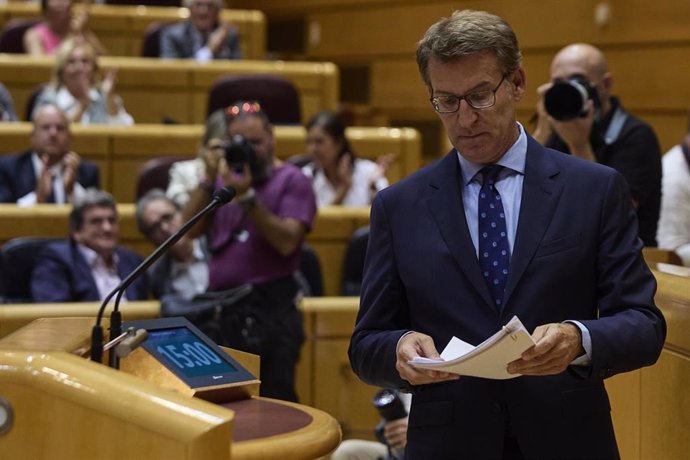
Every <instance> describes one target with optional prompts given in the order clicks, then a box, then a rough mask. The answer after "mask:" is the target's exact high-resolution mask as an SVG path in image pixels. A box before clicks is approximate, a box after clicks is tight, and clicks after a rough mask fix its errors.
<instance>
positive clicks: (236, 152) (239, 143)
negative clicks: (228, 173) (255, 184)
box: [223, 134, 256, 174]
mask: <svg viewBox="0 0 690 460" xmlns="http://www.w3.org/2000/svg"><path fill="white" fill-rule="evenodd" d="M223 149H224V150H225V161H226V162H227V164H228V167H229V168H230V169H232V170H233V171H235V172H238V173H241V172H242V171H244V165H245V164H249V167H250V169H251V170H252V174H253V173H254V170H253V166H254V165H256V152H255V151H254V147H252V144H250V143H249V141H247V140H246V139H245V138H244V137H242V136H240V135H239V134H236V135H234V136H232V139H230V141H228V142H226V143H225V144H224V145H223Z"/></svg>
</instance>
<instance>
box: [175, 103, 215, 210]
mask: <svg viewBox="0 0 690 460" xmlns="http://www.w3.org/2000/svg"><path fill="white" fill-rule="evenodd" d="M227 129H228V128H227V120H226V115H225V109H218V110H216V111H215V112H213V113H212V114H211V115H209V117H208V118H207V119H206V129H205V131H204V137H203V139H202V141H201V144H200V147H199V152H198V155H197V157H196V158H195V159H193V160H186V161H178V162H176V163H173V165H172V166H171V167H170V172H169V175H170V182H169V183H168V188H167V190H166V192H165V193H166V195H168V197H170V198H171V199H172V200H173V201H174V202H175V203H177V204H178V205H179V206H184V205H186V204H187V201H188V200H189V196H190V195H191V193H192V192H193V191H194V190H195V189H196V188H197V186H198V185H199V181H200V180H201V179H202V178H204V177H216V174H217V172H218V171H217V167H218V156H219V155H220V154H222V150H219V149H214V148H209V145H210V144H209V142H210V141H211V139H214V142H213V145H219V144H221V143H222V142H223V141H222V139H224V138H226V137H227Z"/></svg>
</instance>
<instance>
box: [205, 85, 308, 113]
mask: <svg viewBox="0 0 690 460" xmlns="http://www.w3.org/2000/svg"><path fill="white" fill-rule="evenodd" d="M239 100H249V101H258V102H259V103H260V104H261V108H262V109H263V111H264V112H265V113H266V115H267V116H268V118H269V119H270V120H271V123H273V124H300V123H301V122H302V112H301V108H300V100H299V94H298V93H297V89H296V88H295V86H294V85H293V84H292V82H291V81H290V80H288V79H287V78H285V77H281V76H278V75H263V74H255V75H232V76H226V77H221V78H219V79H218V80H216V81H215V82H214V83H213V85H212V86H211V89H210V90H209V96H208V111H207V115H210V114H211V113H213V112H214V111H215V110H217V109H221V108H224V107H227V106H229V105H230V104H232V103H233V102H236V101H239Z"/></svg>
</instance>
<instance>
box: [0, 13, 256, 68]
mask: <svg viewBox="0 0 690 460" xmlns="http://www.w3.org/2000/svg"><path fill="white" fill-rule="evenodd" d="M40 16H41V13H40V8H39V5H38V3H33V2H32V3H17V2H12V3H3V4H1V5H0V27H2V26H3V25H4V24H5V23H6V22H7V21H9V20H11V19H15V18H37V19H38V18H39V17H40ZM188 17H189V10H187V9H186V8H177V7H165V6H145V5H138V6H129V5H91V7H90V12H89V29H90V30H91V31H92V32H93V33H94V34H96V36H97V37H98V39H99V40H100V41H101V42H102V43H103V45H104V46H105V47H106V49H107V50H108V53H109V54H111V55H113V56H132V57H134V56H140V53H141V44H142V41H143V38H144V33H145V31H146V28H147V27H148V25H149V24H151V23H154V22H164V23H171V22H177V21H182V20H184V19H186V18H188ZM220 17H221V19H222V20H223V21H229V22H231V23H232V24H233V25H234V26H235V27H236V28H237V33H238V35H239V41H240V47H241V50H242V57H243V58H244V59H264V58H265V57H266V18H265V16H264V14H263V13H262V12H261V11H259V10H252V9H246V10H240V9H224V10H222V11H221V14H220Z"/></svg>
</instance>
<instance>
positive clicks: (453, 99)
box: [429, 74, 506, 113]
mask: <svg viewBox="0 0 690 460" xmlns="http://www.w3.org/2000/svg"><path fill="white" fill-rule="evenodd" d="M505 79H506V75H505V74H504V75H503V77H502V78H501V81H499V82H498V85H496V87H495V88H494V89H485V90H482V91H474V92H472V93H469V94H465V95H464V96H455V95H452V94H451V95H448V96H434V97H432V98H430V99H429V100H430V101H431V105H433V106H434V110H436V111H437V112H438V113H455V112H457V111H458V110H459V109H460V101H462V100H463V99H464V100H465V102H467V104H468V105H469V106H470V107H472V108H473V109H487V108H489V107H491V106H493V105H494V104H495V103H496V91H498V88H500V87H501V85H502V84H503V81H504V80H505Z"/></svg>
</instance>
